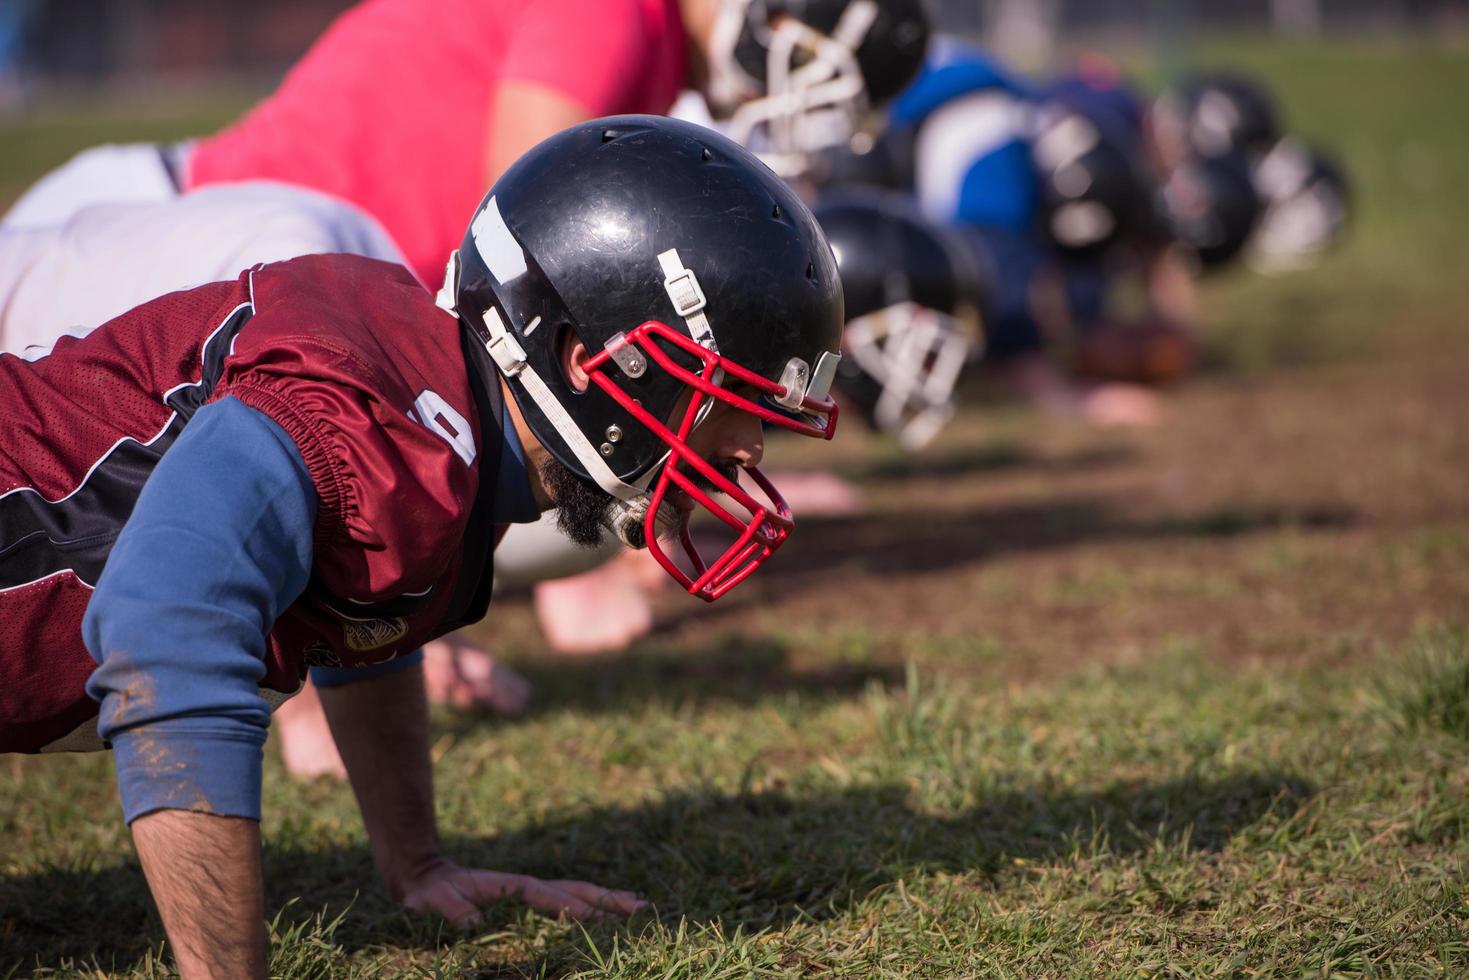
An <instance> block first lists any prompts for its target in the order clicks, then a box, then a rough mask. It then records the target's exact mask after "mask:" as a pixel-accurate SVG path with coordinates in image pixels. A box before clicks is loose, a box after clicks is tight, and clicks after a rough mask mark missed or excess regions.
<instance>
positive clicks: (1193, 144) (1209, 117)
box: [1152, 71, 1280, 164]
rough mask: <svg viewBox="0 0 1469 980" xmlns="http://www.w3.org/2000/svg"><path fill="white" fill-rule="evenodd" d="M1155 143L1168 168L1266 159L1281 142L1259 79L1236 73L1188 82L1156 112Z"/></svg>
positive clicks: (1200, 76) (1163, 99)
mask: <svg viewBox="0 0 1469 980" xmlns="http://www.w3.org/2000/svg"><path fill="white" fill-rule="evenodd" d="M1152 128H1153V134H1154V139H1155V140H1157V141H1158V143H1159V144H1160V145H1161V146H1162V148H1163V149H1164V153H1165V156H1166V157H1167V158H1168V162H1169V163H1170V164H1172V163H1175V162H1177V161H1178V160H1179V159H1181V158H1182V157H1183V156H1185V155H1188V154H1193V155H1196V156H1202V157H1219V156H1228V155H1229V154H1232V153H1244V154H1248V155H1258V154H1263V153H1265V152H1266V151H1268V150H1269V149H1270V147H1271V146H1272V145H1273V144H1274V143H1275V141H1276V140H1277V139H1279V138H1280V112H1279V109H1278V108H1277V107H1276V102H1275V97H1274V96H1273V95H1272V94H1271V93H1270V90H1269V89H1268V88H1267V87H1266V86H1265V84H1264V83H1263V82H1261V81H1259V80H1258V79H1254V78H1251V77H1250V76H1248V75H1244V74H1240V73H1237V72H1224V71H1219V72H1208V73H1200V74H1196V75H1191V76H1188V77H1186V78H1184V79H1183V80H1182V81H1181V82H1179V83H1178V84H1177V85H1176V86H1174V87H1173V88H1171V89H1169V90H1168V91H1166V92H1164V93H1163V95H1162V96H1160V97H1159V98H1158V101H1157V103H1156V104H1155V105H1154V107H1153V113H1152Z"/></svg>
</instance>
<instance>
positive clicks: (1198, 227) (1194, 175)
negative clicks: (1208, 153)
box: [1163, 153, 1260, 269]
mask: <svg viewBox="0 0 1469 980" xmlns="http://www.w3.org/2000/svg"><path fill="white" fill-rule="evenodd" d="M1163 201H1164V206H1165V208H1166V210H1167V213H1168V218H1169V221H1170V223H1171V225H1172V227H1173V232H1174V235H1175V237H1176V238H1177V240H1178V241H1179V242H1180V243H1181V244H1183V245H1184V246H1185V247H1187V248H1188V249H1189V250H1190V251H1192V252H1193V253H1194V254H1195V255H1196V256H1198V259H1199V264H1200V265H1201V266H1202V267H1203V268H1205V269H1215V268H1218V267H1219V266H1222V265H1224V264H1225V263H1227V262H1228V261H1229V260H1231V259H1233V258H1234V257H1235V256H1237V255H1238V254H1239V253H1240V251H1241V250H1242V249H1243V248H1244V247H1245V244H1246V242H1248V241H1249V240H1250V235H1251V233H1252V232H1253V231H1254V230H1255V223H1256V220H1257V219H1258V218H1259V215H1260V199H1259V197H1258V196H1257V195H1256V193H1255V185H1254V182H1253V181H1252V179H1251V174H1250V165H1249V161H1248V160H1246V159H1245V156H1244V155H1243V154H1241V153H1231V154H1227V155H1224V156H1215V157H1200V156H1191V157H1188V158H1186V159H1185V160H1184V161H1183V163H1181V164H1180V165H1179V166H1177V167H1175V168H1174V169H1173V171H1172V172H1171V173H1170V174H1169V175H1168V182H1167V184H1166V185H1164V188H1163Z"/></svg>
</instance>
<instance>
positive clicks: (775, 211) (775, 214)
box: [770, 201, 781, 221]
mask: <svg viewBox="0 0 1469 980" xmlns="http://www.w3.org/2000/svg"><path fill="white" fill-rule="evenodd" d="M770 216H771V217H772V218H774V219H775V220H776V221H779V220H780V217H781V210H780V202H778V201H777V202H776V203H775V204H772V205H771V206H770Z"/></svg>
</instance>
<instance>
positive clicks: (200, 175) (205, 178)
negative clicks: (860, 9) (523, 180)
mask: <svg viewBox="0 0 1469 980" xmlns="http://www.w3.org/2000/svg"><path fill="white" fill-rule="evenodd" d="M684 43H685V42H684V29H683V23H682V21H681V20H680V18H679V13H678V2H677V0H365V2H363V3H361V4H359V5H357V6H356V7H354V8H352V9H351V10H349V11H347V12H346V13H345V14H343V15H342V16H341V17H340V18H338V19H337V20H336V22H335V23H333V24H332V26H331V27H330V28H329V29H328V30H327V31H326V33H325V34H323V35H322V36H321V38H320V39H319V40H318V41H317V42H316V44H315V45H314V46H313V47H312V48H311V50H310V51H308V52H307V53H306V55H305V56H304V57H303V58H302V59H301V61H300V62H299V63H298V64H297V65H296V66H295V67H294V68H293V69H292V70H291V71H290V73H289V74H287V75H286V78H285V80H284V81H283V82H282V83H281V86H280V88H279V89H278V90H277V91H276V93H275V94H274V95H272V96H271V97H270V98H268V99H266V100H265V101H264V102H263V103H261V104H260V105H259V106H258V107H256V108H255V109H254V110H253V111H252V112H251V113H250V114H249V115H247V116H246V117H245V118H244V119H242V120H241V121H240V122H238V123H236V124H235V125H234V126H232V127H230V128H229V129H226V130H224V131H223V132H221V133H219V134H218V135H216V136H213V137H210V138H208V139H204V140H201V141H200V142H199V143H197V144H196V145H195V148H194V150H193V153H192V157H191V159H190V161H189V162H188V165H187V167H186V172H185V174H184V182H185V186H186V187H196V186H200V185H203V184H212V183H219V182H223V181H239V180H261V179H267V180H279V181H282V182H285V183H289V184H298V185H300V186H303V187H310V188H313V189H315V190H319V191H324V192H326V193H328V194H332V195H334V196H336V197H339V198H342V199H344V200H347V201H350V202H352V203H353V204H355V205H357V206H358V207H360V208H362V209H363V210H364V211H366V212H367V213H369V214H371V215H372V216H373V217H375V218H377V220H378V221H380V222H382V224H383V226H384V227H385V228H386V229H387V230H388V233H389V234H390V235H392V237H393V239H394V240H395V241H396V243H397V245H398V247H399V248H400V249H402V251H403V254H404V256H405V257H406V258H407V260H408V264H409V266H410V267H411V268H412V269H413V270H414V272H415V273H417V275H418V276H419V278H420V279H421V280H422V281H424V282H426V283H433V284H435V285H437V283H438V280H439V277H440V276H442V275H443V271H444V263H445V262H447V261H448V258H449V252H450V251H452V250H453V249H455V248H458V247H459V243H460V241H462V240H463V238H464V230H465V216H466V215H471V214H473V213H474V209H475V206H476V205H477V204H478V203H479V201H480V198H482V197H483V196H484V193H485V188H486V186H487V182H488V178H489V176H490V175H489V174H487V173H486V172H485V147H486V145H487V143H488V133H489V126H490V111H491V106H492V102H493V98H494V95H495V92H496V89H497V88H498V86H499V85H500V84H501V83H502V82H505V81H524V82H534V83H537V84H540V85H544V86H546V87H548V88H551V89H554V90H556V91H558V92H561V93H562V94H564V95H565V96H566V97H567V98H568V99H571V100H572V101H574V102H577V103H579V104H581V105H583V106H585V107H586V109H587V111H588V112H589V113H590V114H591V115H592V116H607V115H615V114H619V113H633V112H637V113H663V112H666V111H667V110H668V108H669V107H670V106H671V105H672V104H673V101H674V99H675V98H676V97H677V95H678V91H679V89H680V88H681V87H682V86H683V82H684V75H685V72H686V67H685V63H684V58H685V51H684Z"/></svg>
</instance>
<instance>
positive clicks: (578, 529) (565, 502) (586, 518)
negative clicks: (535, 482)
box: [541, 459, 740, 548]
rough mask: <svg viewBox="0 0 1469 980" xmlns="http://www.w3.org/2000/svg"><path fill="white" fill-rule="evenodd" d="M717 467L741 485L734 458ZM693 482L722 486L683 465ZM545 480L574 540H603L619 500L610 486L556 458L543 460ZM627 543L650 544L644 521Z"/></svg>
mask: <svg viewBox="0 0 1469 980" xmlns="http://www.w3.org/2000/svg"><path fill="white" fill-rule="evenodd" d="M711 465H713V467H714V469H715V470H716V471H717V472H718V473H719V474H720V475H721V476H723V477H724V478H725V479H727V480H729V481H730V482H731V483H733V484H734V485H736V486H739V482H740V477H739V472H740V468H739V466H738V464H735V463H730V462H721V463H713V464H711ZM682 471H683V472H684V473H685V474H687V475H688V477H689V479H690V480H691V481H692V482H693V484H694V485H695V486H697V487H699V488H700V489H702V490H704V491H706V492H708V493H711V494H717V493H719V492H720V491H719V488H718V487H716V486H715V485H714V484H713V482H711V481H710V480H709V479H708V478H706V477H705V476H704V475H703V474H702V473H700V472H698V471H697V470H695V469H693V468H692V467H682ZM541 483H542V485H543V486H545V488H546V491H547V493H549V494H550V496H551V501H552V503H554V504H555V505H556V526H557V527H558V528H560V529H561V533H562V534H565V535H566V536H567V537H568V538H570V539H571V540H572V542H573V543H575V544H578V545H581V546H582V547H584V548H595V547H597V546H598V545H600V544H601V543H602V536H603V535H604V534H605V533H606V531H607V515H608V512H609V511H610V510H611V508H612V507H613V506H614V505H615V503H616V500H615V499H614V498H613V496H612V495H611V494H610V493H608V492H607V491H606V490H603V489H602V488H601V487H599V486H597V484H596V483H595V482H594V481H592V480H589V479H587V478H586V477H584V476H577V475H576V474H575V473H573V472H571V470H569V469H567V468H566V467H565V466H564V465H563V464H561V463H560V462H558V461H556V460H555V459H547V460H546V461H545V462H543V463H542V464H541ZM623 533H624V535H625V536H626V539H627V544H629V545H631V546H632V547H634V548H646V547H647V546H648V542H647V531H646V529H645V527H644V525H643V524H642V523H638V524H636V525H632V526H630V527H628V528H626V530H625V531H624V532H623Z"/></svg>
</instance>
